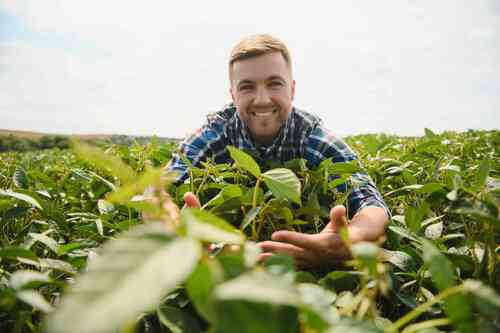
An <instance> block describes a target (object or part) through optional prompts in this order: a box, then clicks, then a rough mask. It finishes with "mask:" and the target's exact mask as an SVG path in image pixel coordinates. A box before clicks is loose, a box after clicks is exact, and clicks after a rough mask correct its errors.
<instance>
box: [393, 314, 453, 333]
mask: <svg viewBox="0 0 500 333" xmlns="http://www.w3.org/2000/svg"><path fill="white" fill-rule="evenodd" d="M449 324H451V320H450V319H449V318H438V319H431V320H426V321H423V322H421V323H416V324H413V325H409V326H407V327H406V328H405V329H404V330H403V332H402V333H413V332H418V331H421V330H423V329H426V328H431V327H436V326H444V325H449Z"/></svg>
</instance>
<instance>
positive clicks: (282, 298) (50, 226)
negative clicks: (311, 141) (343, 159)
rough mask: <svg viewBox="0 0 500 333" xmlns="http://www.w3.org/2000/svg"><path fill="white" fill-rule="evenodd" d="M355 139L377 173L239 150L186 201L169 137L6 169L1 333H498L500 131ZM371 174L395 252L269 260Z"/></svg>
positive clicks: (68, 152) (322, 220) (197, 182)
mask: <svg viewBox="0 0 500 333" xmlns="http://www.w3.org/2000/svg"><path fill="white" fill-rule="evenodd" d="M346 141H347V142H348V143H349V145H350V146H351V147H352V148H353V149H354V150H355V151H356V152H357V153H358V156H359V158H360V161H361V164H359V163H333V162H332V161H331V160H326V161H324V162H323V163H321V164H320V165H319V166H318V167H316V168H313V169H311V168H309V166H308V165H307V164H306V163H305V161H304V160H293V161H289V162H287V163H286V164H285V165H278V164H276V163H273V161H259V160H258V159H256V158H254V157H252V156H250V155H248V154H247V153H245V152H243V151H240V150H237V149H236V148H233V147H229V148H228V149H229V150H230V154H231V157H232V160H233V163H231V164H219V165H216V164H214V163H212V162H210V161H206V162H204V163H203V165H202V166H200V167H192V166H191V167H190V170H189V176H190V177H189V179H188V180H187V181H186V182H185V183H183V184H180V185H174V184H173V183H172V179H173V177H172V175H169V174H165V172H164V171H163V169H162V168H163V167H164V166H165V165H166V164H167V163H168V161H169V160H170V158H171V155H172V152H174V151H175V149H176V147H177V146H176V144H175V143H171V144H165V143H161V144H160V143H158V142H157V141H155V140H154V139H153V140H152V141H151V142H150V143H148V144H138V143H136V144H133V145H130V146H125V145H118V144H110V145H102V144H101V145H100V146H99V147H97V146H92V145H88V144H84V143H80V142H73V145H72V148H71V149H46V150H43V151H32V152H24V153H19V152H5V153H1V154H0V228H1V232H0V247H1V248H0V332H53V333H70V332H71V333H105V332H124V333H129V332H130V333H132V332H144V333H147V332H174V333H180V332H186V333H188V332H214V333H234V332H238V333H247V332H248V333H260V332H262V333H264V332H266V333H268V332H286V333H291V332H307V333H316V332H318V333H320V332H328V333H331V332H386V333H394V332H404V333H410V332H429V333H430V332H450V331H455V332H500V245H499V244H500V219H499V207H500V154H499V150H500V132H498V131H472V130H471V131H467V132H463V133H454V132H445V133H441V134H436V133H433V132H432V131H431V130H428V129H426V130H425V135H424V136H422V137H418V138H405V137H397V136H388V135H360V136H353V137H348V138H346ZM361 170H364V171H365V172H367V173H368V174H369V175H370V176H371V178H372V179H373V181H374V182H375V183H376V184H377V187H378V189H379V190H380V192H381V193H382V195H383V197H384V200H385V201H386V203H387V204H388V206H389V208H390V210H391V214H392V217H391V221H390V224H389V226H388V228H387V230H386V237H385V238H384V239H380V240H379V241H378V242H375V243H368V242H361V243H356V244H349V242H348V241H347V239H348V238H347V235H346V232H347V230H346V229H345V228H344V229H341V230H340V232H339V233H340V236H341V237H342V238H343V239H344V240H345V242H346V246H347V247H348V248H349V250H350V252H351V255H352V257H351V259H350V260H348V261H346V262H343V263H339V264H338V265H336V266H334V267H325V268H324V269H322V270H321V271H298V270H297V269H296V268H295V266H294V263H293V260H292V259H291V258H290V257H288V256H284V255H275V256H272V257H270V258H269V259H267V260H266V261H264V262H258V260H257V257H258V255H259V251H260V250H259V248H258V246H257V245H256V242H258V241H262V240H268V239H270V235H271V234H272V232H273V231H275V230H281V229H288V230H296V231H300V232H306V233H317V232H319V231H320V230H321V229H322V228H323V227H324V226H325V224H326V223H327V222H328V214H329V209H330V208H331V207H333V206H334V205H336V204H344V205H346V204H347V201H346V198H347V196H348V194H349V193H350V191H352V189H353V188H355V187H356V186H359V185H360V184H358V183H356V182H355V181H354V180H353V178H352V177H351V175H352V174H353V173H356V172H359V171H361ZM188 191H191V192H193V193H195V194H196V195H198V197H199V198H200V201H201V205H202V208H201V209H195V208H182V207H183V204H184V203H183V199H182V198H183V194H184V193H185V192H188ZM173 203H175V205H174V204H173ZM177 207H181V209H178V208H177Z"/></svg>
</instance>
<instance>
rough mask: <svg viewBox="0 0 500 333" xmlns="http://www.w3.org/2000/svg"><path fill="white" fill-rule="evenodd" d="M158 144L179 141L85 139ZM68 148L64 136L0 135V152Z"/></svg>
mask: <svg viewBox="0 0 500 333" xmlns="http://www.w3.org/2000/svg"><path fill="white" fill-rule="evenodd" d="M153 138H154V140H155V141H156V142H157V143H159V144H165V143H178V142H179V141H180V140H179V139H175V138H163V137H151V136H127V135H111V136H109V137H107V138H99V139H91V140H89V139H85V141H87V142H89V143H91V144H97V145H104V146H105V145H109V144H117V145H124V146H131V145H132V144H135V143H138V144H141V145H144V144H148V143H149V142H151V140H152V139H153ZM69 146H70V137H69V136H64V135H43V136H41V137H40V138H27V137H21V136H16V135H13V134H9V135H0V152H5V151H21V152H23V151H30V150H40V149H52V148H59V149H67V148H69Z"/></svg>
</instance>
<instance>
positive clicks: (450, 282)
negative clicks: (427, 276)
mask: <svg viewBox="0 0 500 333" xmlns="http://www.w3.org/2000/svg"><path fill="white" fill-rule="evenodd" d="M423 252H424V253H423V258H424V262H425V263H426V264H427V265H428V266H429V271H430V273H431V277H432V281H433V282H434V284H435V285H436V286H437V288H438V289H439V290H440V291H443V290H445V289H448V288H451V287H453V286H456V285H457V277H456V275H455V271H454V267H453V264H452V263H451V262H450V261H449V260H448V259H447V258H446V256H445V255H444V254H442V253H441V252H439V250H438V249H437V248H436V247H434V245H432V243H431V242H429V241H427V240H423ZM445 311H446V313H447V314H448V316H449V317H450V319H451V320H452V322H453V324H454V325H455V326H456V327H457V328H458V330H459V331H460V332H473V331H474V323H473V319H472V309H471V306H470V303H469V301H468V299H467V297H466V296H464V295H462V294H455V295H452V296H450V297H448V298H447V299H445Z"/></svg>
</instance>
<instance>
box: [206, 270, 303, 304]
mask: <svg viewBox="0 0 500 333" xmlns="http://www.w3.org/2000/svg"><path fill="white" fill-rule="evenodd" d="M250 290H251V291H252V292H249V291H250ZM215 297H216V299H218V300H247V301H251V302H257V303H269V304H275V305H291V306H298V305H300V297H299V293H298V291H297V290H296V289H295V288H294V286H293V284H292V283H291V281H289V280H288V279H286V278H282V277H279V276H276V275H273V274H270V273H267V272H265V271H252V272H248V273H245V274H243V275H241V276H239V277H237V278H235V279H232V280H230V281H228V282H225V283H223V284H221V285H219V286H217V288H216V289H215Z"/></svg>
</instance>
